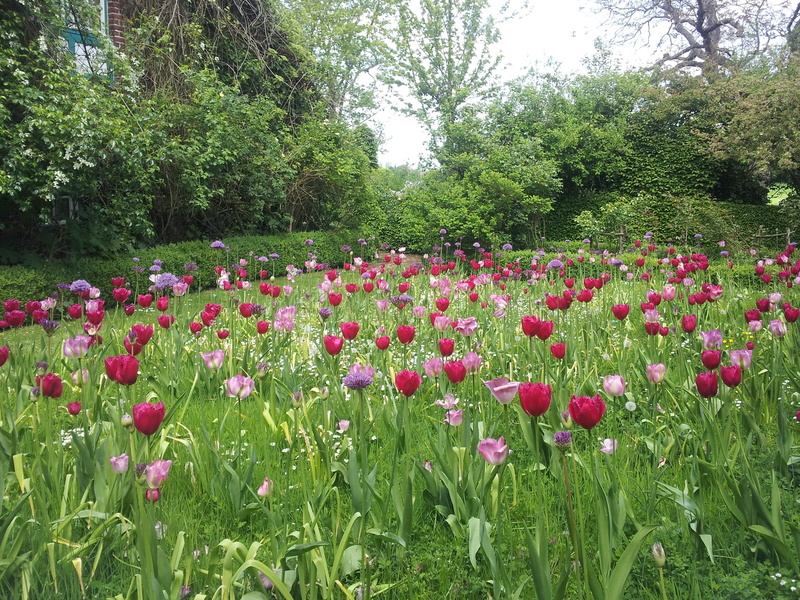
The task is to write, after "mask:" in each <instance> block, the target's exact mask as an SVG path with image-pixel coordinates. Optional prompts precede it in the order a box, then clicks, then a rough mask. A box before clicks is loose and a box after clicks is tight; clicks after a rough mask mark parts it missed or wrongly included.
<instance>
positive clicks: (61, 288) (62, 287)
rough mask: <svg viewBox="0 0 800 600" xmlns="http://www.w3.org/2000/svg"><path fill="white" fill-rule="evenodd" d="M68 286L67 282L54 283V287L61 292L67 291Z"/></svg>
mask: <svg viewBox="0 0 800 600" xmlns="http://www.w3.org/2000/svg"><path fill="white" fill-rule="evenodd" d="M69 288H70V285H69V284H68V283H59V284H58V285H56V289H57V290H58V291H59V292H61V293H62V294H63V293H64V292H68V291H69Z"/></svg>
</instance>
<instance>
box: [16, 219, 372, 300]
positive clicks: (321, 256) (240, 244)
mask: <svg viewBox="0 0 800 600" xmlns="http://www.w3.org/2000/svg"><path fill="white" fill-rule="evenodd" d="M358 238H359V236H358V234H356V233H353V232H349V231H342V232H302V233H292V234H284V235H274V236H242V237H232V238H228V239H225V240H222V241H223V242H224V243H225V245H226V246H227V247H228V248H230V250H224V249H215V248H211V242H210V241H208V240H205V241H194V242H181V243H178V244H169V245H165V246H157V247H154V248H150V249H146V250H141V251H139V252H138V253H137V254H136V255H135V257H136V258H138V259H139V262H138V263H134V262H133V258H134V256H133V255H124V256H123V255H120V256H116V257H112V258H83V259H79V260H76V261H56V260H54V261H44V262H43V263H42V264H41V265H39V266H36V267H30V266H10V267H9V266H0V301H2V300H6V299H9V298H16V299H18V300H21V301H23V302H24V301H28V300H41V299H43V298H46V297H47V296H49V295H50V294H52V293H54V292H55V290H56V285H57V284H59V283H70V282H72V281H75V280H76V279H85V280H86V281H88V282H89V283H90V284H92V285H94V286H96V287H98V288H100V289H101V290H102V292H103V297H104V298H106V299H109V298H110V296H111V290H112V285H111V278H112V277H126V278H127V279H128V281H130V282H131V285H132V286H134V287H135V285H136V280H137V275H136V274H135V273H134V272H132V271H131V269H132V267H134V266H135V265H136V264H138V265H139V266H141V267H144V269H145V273H143V274H142V275H140V276H138V277H139V278H140V282H139V283H140V289H141V288H144V287H147V286H149V285H150V284H149V282H148V281H147V278H148V277H149V275H150V274H151V273H150V271H149V268H150V266H151V265H152V264H153V261H154V260H156V259H158V260H161V261H163V265H162V269H161V270H162V272H170V273H173V274H175V275H178V276H180V275H183V274H185V273H186V271H185V270H184V265H185V264H187V263H190V262H193V263H195V264H197V266H198V267H199V268H198V270H197V271H196V272H195V276H196V280H197V281H198V282H199V284H200V285H201V286H203V287H208V286H211V285H214V280H215V278H216V276H215V275H214V267H215V266H217V265H221V266H225V267H229V266H231V265H232V264H237V263H238V262H239V260H240V259H246V260H247V261H248V263H249V264H248V265H247V267H246V268H247V270H248V272H249V273H250V278H251V279H256V277H257V272H258V271H259V270H260V269H261V268H262V266H263V264H264V263H261V262H259V261H257V260H256V259H257V258H258V257H260V256H268V255H269V254H273V253H274V254H278V255H279V258H278V259H276V260H273V261H270V262H268V263H266V267H267V269H268V270H269V271H270V275H273V274H274V275H276V276H285V275H286V266H287V265H289V264H294V265H295V266H296V267H298V268H301V269H302V268H304V264H305V261H306V260H308V258H309V253H310V252H313V253H314V254H315V255H316V260H317V262H318V263H329V264H331V265H341V264H342V263H343V262H345V261H346V260H349V259H350V255H349V254H346V253H343V252H342V250H341V248H342V246H344V245H349V246H351V248H352V249H353V252H354V253H355V256H358V255H359V254H360V252H361V251H362V250H363V251H364V254H363V256H364V257H365V258H366V256H368V254H367V253H369V254H370V255H371V254H372V253H373V252H374V250H375V243H374V240H372V241H371V244H370V245H369V246H367V247H363V246H361V245H360V244H359V243H358ZM307 239H311V240H313V242H314V244H313V246H308V245H306V244H305V241H306V240H307ZM251 253H252V254H251Z"/></svg>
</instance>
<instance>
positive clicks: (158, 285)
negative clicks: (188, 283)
mask: <svg viewBox="0 0 800 600" xmlns="http://www.w3.org/2000/svg"><path fill="white" fill-rule="evenodd" d="M150 268H151V269H152V267H150ZM159 268H161V267H159ZM179 281H182V280H181V279H179V278H178V277H176V276H175V275H173V274H172V273H160V274H158V275H156V276H155V280H154V281H153V288H154V290H155V291H157V292H160V291H163V290H166V289H168V288H171V287H172V286H173V285H175V284H176V283H178V282H179Z"/></svg>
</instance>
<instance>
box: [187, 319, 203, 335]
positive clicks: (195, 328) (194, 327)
mask: <svg viewBox="0 0 800 600" xmlns="http://www.w3.org/2000/svg"><path fill="white" fill-rule="evenodd" d="M202 330H203V324H202V323H198V322H196V321H192V322H191V323H189V331H191V332H192V333H193V334H194V335H199V334H200V332H201V331H202Z"/></svg>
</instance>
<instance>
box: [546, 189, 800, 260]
mask: <svg viewBox="0 0 800 600" xmlns="http://www.w3.org/2000/svg"><path fill="white" fill-rule="evenodd" d="M583 211H589V212H591V213H592V215H593V217H594V219H595V222H596V227H597V230H596V231H604V232H617V231H619V229H620V227H621V226H624V227H625V228H626V229H627V231H628V234H629V237H630V238H631V241H632V240H633V239H636V238H639V239H642V238H643V237H644V235H645V233H647V232H648V231H649V232H653V234H654V236H653V239H654V240H656V241H657V242H658V243H662V244H663V243H672V244H678V245H695V244H698V243H699V244H701V245H703V244H704V245H705V249H706V250H707V251H709V252H713V251H714V246H715V244H716V243H717V242H718V241H721V240H725V241H726V243H728V244H729V245H732V246H733V247H735V248H749V247H752V246H753V245H754V243H755V237H756V234H757V233H758V229H759V227H763V232H764V233H765V234H766V233H775V232H776V231H777V232H782V233H785V231H786V228H787V227H790V228H792V229H793V230H796V229H797V226H798V225H800V223H796V222H792V221H791V220H790V219H788V218H787V217H786V214H785V213H784V212H783V211H782V210H781V209H780V208H779V207H778V206H772V205H752V204H734V203H731V202H721V201H716V200H711V199H709V198H706V197H677V196H656V195H646V194H642V195H639V196H635V197H628V196H621V195H616V194H611V195H604V196H600V195H594V194H590V193H585V194H583V195H578V196H575V197H572V198H567V199H563V200H559V201H558V202H557V203H556V206H555V210H554V211H553V213H552V214H551V215H548V216H547V237H548V239H556V240H558V239H579V238H582V237H586V236H589V237H592V236H593V235H595V237H596V232H595V234H592V233H589V232H587V231H585V230H582V229H581V228H580V227H579V226H578V225H577V224H576V223H575V217H577V216H578V215H579V214H580V213H581V212H583ZM696 234H700V236H702V237H700V238H695V236H696ZM696 239H697V240H698V241H696ZM597 241H598V242H599V243H600V244H601V245H602V246H604V247H608V248H609V249H616V246H617V244H616V241H615V240H612V239H611V238H606V237H602V236H600V237H598V239H597ZM785 243H786V240H785V237H782V238H772V239H771V240H770V241H769V242H765V244H766V245H768V246H770V247H775V249H778V247H779V246H785Z"/></svg>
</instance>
